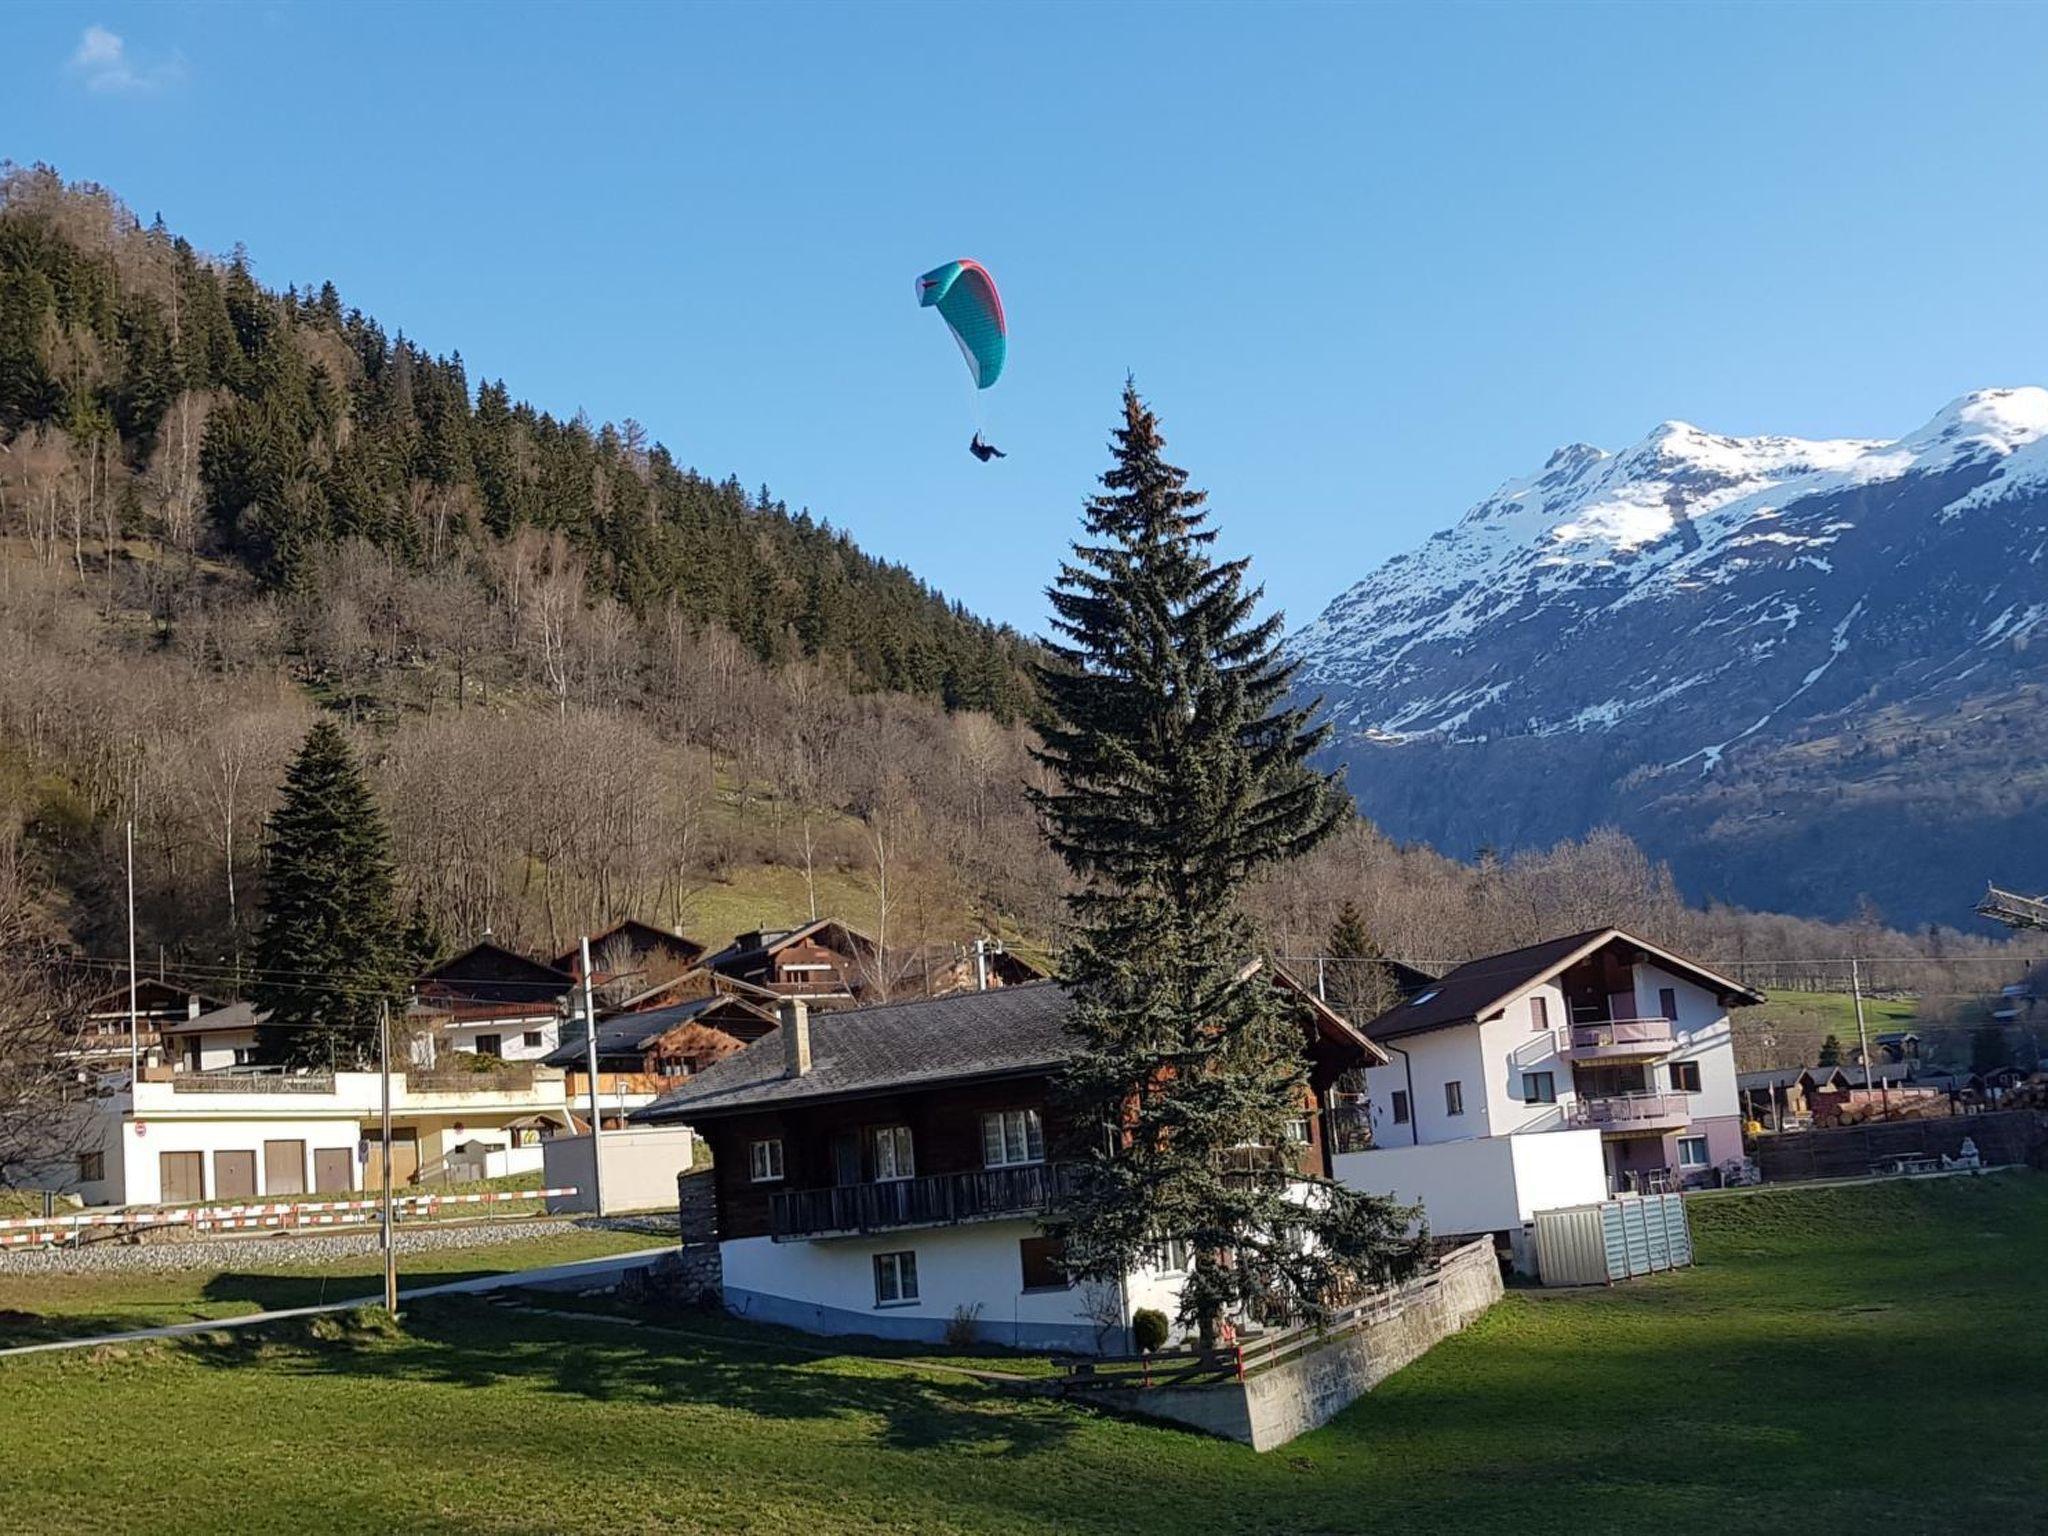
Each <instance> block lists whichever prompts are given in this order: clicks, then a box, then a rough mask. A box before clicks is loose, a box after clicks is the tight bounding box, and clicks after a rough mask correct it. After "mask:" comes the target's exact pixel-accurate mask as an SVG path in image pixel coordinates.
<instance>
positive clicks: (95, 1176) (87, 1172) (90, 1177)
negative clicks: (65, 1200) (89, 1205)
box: [78, 1152, 107, 1184]
mask: <svg viewBox="0 0 2048 1536" xmlns="http://www.w3.org/2000/svg"><path fill="white" fill-rule="evenodd" d="M106 1176H107V1154H106V1153H104V1152H81V1153H79V1154H78V1177H79V1181H80V1182H81V1183H85V1184H96V1183H98V1182H99V1181H100V1180H101V1179H104V1178H105V1177H106Z"/></svg>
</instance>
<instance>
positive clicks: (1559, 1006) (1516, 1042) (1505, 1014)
mask: <svg viewBox="0 0 2048 1536" xmlns="http://www.w3.org/2000/svg"><path fill="white" fill-rule="evenodd" d="M1538 997H1540V998H1542V999H1543V1000H1544V1003H1545V1005H1546V1006H1545V1015H1544V1016H1545V1025H1544V1028H1543V1029H1542V1030H1541V1031H1540V1032H1539V1031H1538V1030H1537V1028H1536V1024H1535V1017H1536V1014H1535V1005H1534V1003H1533V1002H1532V1001H1531V999H1533V998H1538ZM1568 1017H1569V1013H1568V1011H1567V1009H1566V1007H1565V1000H1564V990H1563V989H1562V988H1561V987H1559V986H1558V985H1557V984H1556V983H1554V982H1548V983H1545V984H1544V985H1543V986H1540V987H1537V988H1536V989H1535V990H1534V991H1532V992H1531V993H1530V994H1529V996H1528V997H1524V998H1518V999H1516V1000H1515V1001H1514V1002H1512V1003H1510V1004H1508V1006H1507V1007H1506V1008H1504V1009H1503V1010H1502V1011H1501V1016H1500V1017H1499V1018H1497V1019H1489V1020H1488V1021H1487V1022H1486V1023H1484V1024H1481V1025H1478V1026H1477V1027H1476V1032H1477V1034H1478V1037H1479V1056H1480V1061H1481V1064H1482V1070H1483V1073H1484V1078H1485V1084H1486V1118H1487V1124H1488V1125H1489V1127H1490V1128H1491V1134H1493V1135H1495V1136H1510V1135H1513V1134H1514V1133H1516V1132H1517V1131H1554V1130H1558V1129H1561V1128H1562V1127H1563V1126H1564V1125H1565V1124H1566V1123H1567V1119H1566V1116H1567V1113H1568V1111H1569V1109H1570V1106H1571V1104H1572V1103H1573V1101H1574V1099H1575V1098H1576V1095H1575V1094H1574V1092H1573V1089H1572V1069H1571V1062H1570V1061H1569V1060H1568V1059H1567V1058H1565V1057H1562V1056H1560V1055H1558V1053H1557V1045H1558V1041H1559V1040H1560V1039H1563V1038H1567V1037H1566V1036H1565V1035H1564V1033H1563V1029H1564V1024H1565V1021H1566V1019H1567V1018H1568ZM1472 1028H1473V1027H1472V1026H1467V1030H1468V1032H1470V1031H1471V1030H1472ZM1524 1072H1548V1073H1550V1074H1551V1076H1552V1078H1553V1080H1554V1086H1555V1087H1556V1090H1557V1102H1556V1103H1555V1104H1547V1103H1543V1102H1540V1101H1533V1100H1527V1099H1524V1098H1523V1097H1522V1074H1523V1073H1524ZM1468 1091H1469V1090H1468Z"/></svg>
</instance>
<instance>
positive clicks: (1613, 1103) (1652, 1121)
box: [1570, 1093, 1692, 1132]
mask: <svg viewBox="0 0 2048 1536" xmlns="http://www.w3.org/2000/svg"><path fill="white" fill-rule="evenodd" d="M1691 1120H1692V1104H1691V1101H1690V1100H1689V1099H1688V1098H1687V1097H1686V1095H1684V1094H1682V1093H1617V1094H1613V1095H1610V1096H1608V1097H1605V1098H1582V1099H1580V1100H1579V1101H1578V1102H1577V1103H1576V1104H1574V1105H1573V1106H1572V1112H1571V1116H1570V1122H1571V1124H1572V1125H1574V1126H1581V1127H1588V1128H1592V1129H1595V1130H1602V1131H1646V1132H1647V1131H1670V1130H1677V1129H1678V1128H1679V1127H1680V1126H1683V1125H1686V1124H1688V1123H1689V1122H1690V1121H1691Z"/></svg>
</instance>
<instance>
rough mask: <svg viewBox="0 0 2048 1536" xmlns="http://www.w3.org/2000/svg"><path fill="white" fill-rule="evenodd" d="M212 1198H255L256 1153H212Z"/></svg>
mask: <svg viewBox="0 0 2048 1536" xmlns="http://www.w3.org/2000/svg"><path fill="white" fill-rule="evenodd" d="M213 1198H214V1199H216V1200H254V1199H255V1198H256V1154H255V1153H254V1152H216V1153H214V1154H213Z"/></svg>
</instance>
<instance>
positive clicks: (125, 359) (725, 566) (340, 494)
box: [0, 168, 1024, 720]
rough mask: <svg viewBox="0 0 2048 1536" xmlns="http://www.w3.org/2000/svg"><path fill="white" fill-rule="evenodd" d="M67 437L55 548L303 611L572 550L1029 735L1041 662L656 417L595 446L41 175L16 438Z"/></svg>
mask: <svg viewBox="0 0 2048 1536" xmlns="http://www.w3.org/2000/svg"><path fill="white" fill-rule="evenodd" d="M24 430H30V431H34V432H36V433H39V434H43V435H55V436H58V437H61V439H62V441H63V443H64V445H65V446H66V447H68V449H69V450H70V451H71V452H72V454H73V456H74V457H75V458H76V459H77V460H79V461H80V462H79V463H78V464H77V465H76V466H75V469H76V474H75V475H74V479H75V481H76V483H75V484H71V485H64V486H60V485H58V484H56V483H54V482H53V483H50V484H47V485H45V486H44V487H42V491H43V495H44V497H45V498H46V499H45V503H44V505H43V506H42V507H41V508H40V509H31V510H32V512H34V511H36V510H39V511H40V513H41V515H42V516H43V518H44V520H45V523H46V527H47V529H48V531H49V532H50V533H51V534H53V535H55V536H58V537H70V538H72V539H73V540H74V542H75V541H76V540H77V538H79V537H80V536H81V535H82V534H83V533H86V532H92V533H103V532H105V531H106V530H108V529H118V530H119V531H120V532H122V533H128V534H133V533H140V532H143V531H144V530H145V528H146V527H147V526H148V524H149V523H150V522H151V520H152V519H156V520H159V521H161V522H162V524H163V532H164V534H165V536H166V538H167V540H168V542H170V543H171V544H173V545H175V546H179V547H181V548H182V549H183V550H185V551H188V552H206V553H217V554H220V555H223V556H226V557H229V558H232V559H233V560H235V561H237V562H238V563H240V564H242V565H243V566H245V567H246V568H247V569H248V570H249V571H251V572H252V573H253V574H254V575H255V577H256V578H257V580H258V581H259V582H260V583H261V584H262V585H263V587H265V588H266V589H268V590H271V591H277V592H283V593H290V592H294V591H302V590H305V589H306V588H307V585H308V583H309V582H310V581H311V579H312V576H313V573H314V571H315V570H316V569H317V567H318V565H319V561H320V556H321V554H322V552H323V551H326V550H330V549H332V548H334V547H335V546H336V545H339V544H342V543H345V542H347V541H349V540H352V539H355V540H362V541H364V542H366V543H367V544H369V545H370V546H371V547H373V548H375V549H377V550H380V551H383V552H386V553H388V554H390V555H392V556H393V557H395V558H396V559H398V560H399V561H401V562H402V563H404V564H405V565H406V566H408V567H410V568H424V567H437V566H440V565H442V564H444V563H445V562H447V561H449V560H452V559H459V558H461V557H462V556H463V555H464V554H465V553H467V552H480V553H481V552H489V551H492V550H494V549H497V548H499V547H502V546H503V545H504V544H505V543H506V541H508V540H512V539H515V538H516V537H517V536H518V535H519V534H520V533H521V532H522V531H526V530H534V531H539V532H542V533H560V534H561V535H562V536H563V539H564V541H565V543H566V546H567V549H568V551H569V552H570V556H571V558H573V559H574V560H575V561H576V562H578V563H579V564H580V566H581V567H582V568H583V570H584V571H585V573H586V574H587V578H588V581H589V584H590V586H591V588H592V590H593V591H596V592H601V593H604V594H607V595H609V596H611V597H613V598H615V599H617V600H618V601H619V602H621V603H623V604H624V605H626V607H627V608H628V609H630V610H631V611H632V612H633V613H635V614H636V615H645V614H649V613H654V612H660V611H672V612H674V613H675V614H676V615H678V616H679V617H680V618H681V619H682V620H683V621H684V622H687V623H689V624H692V625H697V626H702V625H706V624H715V625H718V626H721V627H722V628H724V629H726V630H728V631H730V632H731V633H732V634H734V635H736V636H738V637H739V638H740V639H741V640H742V641H744V642H745V644H746V645H747V647H748V649H749V650H750V651H752V652H753V654H754V655H755V657H756V658H757V659H759V660H761V661H763V662H767V663H771V664H773V663H777V662H781V661H785V660H788V659H790V658H792V657H796V656H804V657H810V658H817V659H821V660H823V661H825V662H827V663H828V664H829V665H831V666H832V667H833V668H834V669H835V670H836V671H838V673H839V674H840V675H841V676H842V677H843V678H844V679H845V680H846V681H847V682H848V683H849V684H850V685H851V686H852V687H854V688H856V689H860V688H879V689H893V690H899V691H902V692H906V693H913V694H921V695H928V696H934V697H939V698H942V699H943V700H944V701H945V702H946V703H947V704H948V705H949V706H953V707H959V708H967V709H979V710H985V711H988V712H989V713H991V714H994V715H995V716H997V717H998V718H1000V719H1003V720H1009V719H1011V718H1014V716H1015V715H1016V714H1017V712H1018V710H1019V708H1020V706H1021V705H1022V703H1023V700H1024V693H1023V689H1022V684H1021V674H1020V671H1019V658H1020V653H1021V646H1020V643H1019V642H1018V640H1017V638H1016V637H1015V636H1014V635H1012V634H1010V633H1009V632H1007V631H1005V630H1001V629H997V628H995V627H993V626H990V625H987V624H983V623H979V622H977V621H975V620H974V619H973V618H971V617H970V616H969V615H967V614H966V613H965V612H964V611H962V610H960V609H958V608H956V607H954V606H952V605H949V604H948V603H947V602H946V601H945V600H944V599H943V598H942V597H941V596H939V594H937V593H936V592H933V591H932V590H931V589H930V588H928V587H926V586H925V585H924V584H923V583H921V582H919V581H918V580H917V578H916V577H914V576H913V575H912V574H911V573H910V572H908V571H907V570H905V569H903V568H902V567H900V566H894V565H889V564H885V563H883V562H881V561H878V560H875V559H872V558H871V557H869V556H867V555H865V554H863V553H862V552H861V551H860V550H859V548H857V547H856V546H855V545H854V543H853V542H852V540H851V539H849V538H848V537H847V536H846V535H845V534H844V533H842V532H839V531H836V530H834V529H832V528H831V527H830V526H829V525H828V524H825V523H822V522H818V521H814V520H813V519H812V518H811V517H810V515H809V514H808V513H807V512H802V511H799V512H795V513H792V512H791V511H790V510H789V509H788V508H787V507H786V506H784V505H783V504H782V503H780V502H778V501H776V500H774V499H773V497H772V495H771V494H770V493H769V491H768V490H766V489H765V488H764V489H762V490H761V491H760V492H759V493H757V494H755V495H749V494H748V493H747V492H745V491H744V490H743V489H742V488H741V487H740V485H739V484H738V482H737V481H735V480H733V479H730V478H728V479H725V480H712V479H708V478H706V477H705V476H703V475H700V474H698V473H697V472H695V471H694V470H691V469H687V468H685V467H683V466H682V465H680V464H678V463H677V462H676V460H675V459H674V458H673V457H672V456H671V455H670V453H669V451H668V450H667V449H666V448H664V447H663V446H661V445H660V444H659V443H653V442H650V441H649V440H648V438H647V435H646V433H645V432H644V431H643V430H642V429H641V428H640V427H639V426H638V425H637V424H636V423H634V422H632V421H627V422H625V423H624V424H622V425H620V426H616V427H614V426H611V425H609V424H607V425H605V426H603V427H594V426H593V425H592V424H591V423H590V422H589V421H587V420H585V419H583V418H582V417H581V416H580V415H579V416H578V417H577V418H575V419H573V420H569V421H560V420H557V419H556V418H555V417H553V416H551V415H549V414H548V413H546V412H544V411H540V410H536V409H535V408H534V407H532V406H531V405H528V404H526V403H524V402H523V401H514V400H513V398H512V396H511V394H510V393H509V391H508V390H507V389H506V387H505V385H504V383H503V382H502V381H499V382H489V381H486V382H484V383H482V384H480V385H479V386H477V387H475V388H474V389H472V387H471V384H470V381H469V378H468V376H467V374H466V373H465V371H464V369H463V365H462V358H461V355H460V354H459V353H458V354H453V355H451V356H448V357H435V356H432V355H430V354H428V353H427V352H425V351H423V350H422V349H421V348H419V347H418V346H416V345H415V344H413V343H412V342H410V341H408V340H406V338H405V336H404V335H403V334H402V333H400V334H397V335H391V334H387V332H386V330H385V328H384V327H383V326H382V325H380V324H379V323H378V322H377V320H375V319H374V318H372V317H369V316H366V315H364V314H362V313H361V311H359V310H356V309H352V308H348V307H347V306H345V305H344V303H343V302H342V299H341V296H340V294H339V293H338V292H337V291H336V289H335V287H334V285H333V284H332V283H323V284H321V285H320V286H319V288H318V289H317V290H312V291H307V292H305V293H301V292H299V291H298V290H297V289H287V290H286V291H285V292H283V293H281V294H280V293H274V292H270V291H268V290H266V289H264V288H263V287H261V286H259V285H258V283H257V282H256V280H255V279H254V277H253V276H252V275H251V273H250V269H249V263H248V260H247V258H246V257H245V256H244V255H243V254H242V253H241V252H239V251H238V252H236V254H235V255H234V256H233V257H231V258H230V259H228V260H226V261H219V262H216V261H213V260H209V259H207V258H206V257H204V256H202V255H201V254H200V253H199V252H197V251H195V250H194V249H193V248H192V247H191V246H190V245H189V244H188V243H187V242H185V241H184V240H182V239H180V238H178V237H176V236H175V235H173V234H172V233H171V232H170V231H168V230H167V229H165V228H164V226H163V224H162V222H161V221H159V222H157V223H156V224H155V225H153V226H152V227H150V228H147V229H145V228H143V227H141V225H140V224H139V222H138V221H137V220H136V219H135V218H134V216H133V215H131V214H130V213H129V212H128V211H127V210H126V209H125V208H124V207H122V205H121V204H120V203H119V202H118V201H117V200H115V199H114V198H113V197H112V196H111V195H109V194H107V193H104V192H102V191H99V190H98V189H95V188H91V187H74V188H69V189H67V188H65V187H64V185H63V184H62V182H61V180H60V179H59V178H58V177H57V175H56V174H55V173H54V172H52V171H50V170H48V169H45V168H38V169H35V170H18V169H16V170H9V171H8V172H7V173H6V175H5V178H4V180H0V432H5V433H7V434H9V435H18V434H20V433H21V432H23V431H24Z"/></svg>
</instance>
